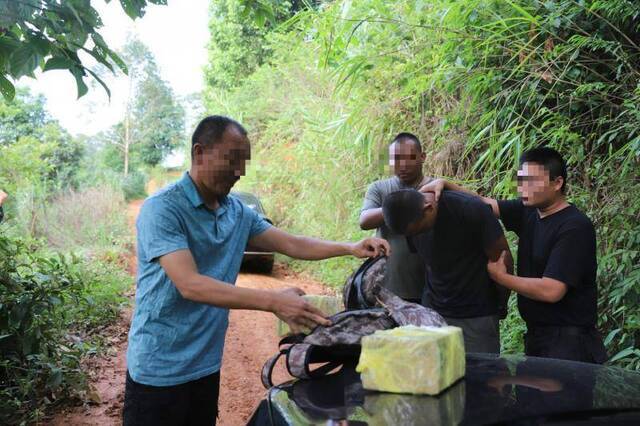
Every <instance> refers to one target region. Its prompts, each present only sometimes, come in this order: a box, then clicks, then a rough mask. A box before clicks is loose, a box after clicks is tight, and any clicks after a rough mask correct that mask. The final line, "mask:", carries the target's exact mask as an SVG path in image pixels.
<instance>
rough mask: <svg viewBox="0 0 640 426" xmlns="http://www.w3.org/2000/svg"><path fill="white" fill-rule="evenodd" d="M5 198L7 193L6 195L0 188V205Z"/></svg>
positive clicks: (7, 196)
mask: <svg viewBox="0 0 640 426" xmlns="http://www.w3.org/2000/svg"><path fill="white" fill-rule="evenodd" d="M7 198H9V195H7V193H6V192H4V191H3V190H2V189H0V206H1V205H2V203H4V200H6V199H7Z"/></svg>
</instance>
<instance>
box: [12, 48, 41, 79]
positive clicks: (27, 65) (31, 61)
mask: <svg viewBox="0 0 640 426" xmlns="http://www.w3.org/2000/svg"><path fill="white" fill-rule="evenodd" d="M38 62H40V55H38V53H37V52H36V51H35V50H34V49H33V48H32V47H31V46H30V45H28V44H26V45H25V44H23V45H22V46H20V47H19V48H17V49H16V50H15V51H14V52H13V54H12V55H11V57H10V58H9V70H10V71H11V75H13V77H15V78H20V77H22V76H24V75H29V74H32V73H33V71H34V70H35V69H36V67H37V66H38Z"/></svg>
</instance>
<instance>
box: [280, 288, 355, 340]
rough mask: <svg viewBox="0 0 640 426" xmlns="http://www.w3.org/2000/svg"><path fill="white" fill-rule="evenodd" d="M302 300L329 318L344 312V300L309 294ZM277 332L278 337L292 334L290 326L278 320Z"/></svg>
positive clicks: (304, 330)
mask: <svg viewBox="0 0 640 426" xmlns="http://www.w3.org/2000/svg"><path fill="white" fill-rule="evenodd" d="M302 298H303V299H305V300H306V301H307V302H309V303H311V304H312V305H313V306H315V307H316V308H318V309H320V310H321V311H322V312H324V313H325V315H327V316H331V315H335V314H337V313H338V312H342V311H344V305H343V304H342V299H340V298H339V297H335V296H315V295H310V294H307V295H304V296H302ZM310 331H311V330H310V329H308V328H305V329H303V330H302V332H303V333H309V332H310ZM276 332H277V333H278V336H280V337H283V336H286V335H288V334H291V329H290V328H289V325H288V324H287V323H286V322H284V321H282V320H280V319H278V322H277V325H276Z"/></svg>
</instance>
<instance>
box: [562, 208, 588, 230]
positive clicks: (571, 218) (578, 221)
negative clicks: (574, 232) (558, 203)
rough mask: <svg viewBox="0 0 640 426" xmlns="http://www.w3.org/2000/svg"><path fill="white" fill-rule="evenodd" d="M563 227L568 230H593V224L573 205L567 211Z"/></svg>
mask: <svg viewBox="0 0 640 426" xmlns="http://www.w3.org/2000/svg"><path fill="white" fill-rule="evenodd" d="M562 218H563V221H562V226H563V227H564V228H568V229H581V230H592V229H594V226H593V222H592V221H591V219H590V218H589V216H587V215H586V214H585V213H584V212H583V211H581V210H580V209H578V208H577V207H576V206H574V205H573V204H571V205H569V207H567V208H566V209H565V212H564V215H563V216H562Z"/></svg>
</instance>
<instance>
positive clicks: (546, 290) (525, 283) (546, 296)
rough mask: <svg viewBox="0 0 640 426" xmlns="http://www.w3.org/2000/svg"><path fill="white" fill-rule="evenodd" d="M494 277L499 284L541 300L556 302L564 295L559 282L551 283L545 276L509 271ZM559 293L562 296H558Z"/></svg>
mask: <svg viewBox="0 0 640 426" xmlns="http://www.w3.org/2000/svg"><path fill="white" fill-rule="evenodd" d="M493 278H494V280H495V281H496V282H497V283H498V284H500V285H502V286H504V287H506V288H508V289H510V290H513V291H515V292H516V293H518V294H521V295H523V296H525V297H528V298H529V299H533V300H537V301H540V302H547V303H555V302H557V301H558V300H560V299H561V298H562V296H563V295H564V293H562V292H561V291H559V289H558V287H557V284H555V283H550V282H549V281H547V280H546V279H544V278H526V277H518V276H516V275H512V274H510V273H508V272H504V273H500V274H498V275H497V276H494V277H493ZM560 285H563V284H560ZM559 294H562V296H560V297H558V296H559Z"/></svg>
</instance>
